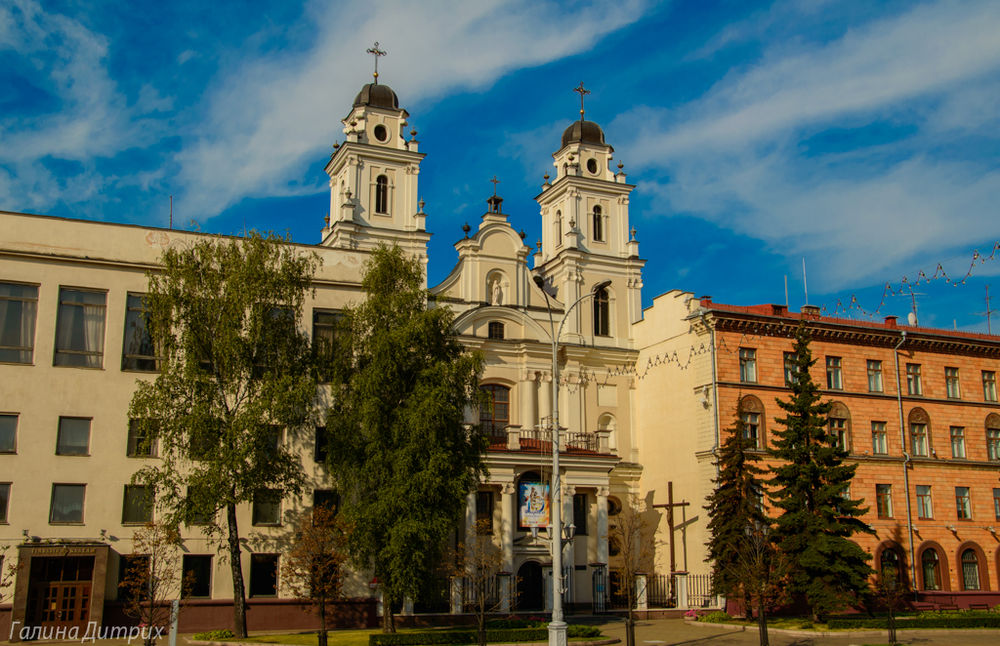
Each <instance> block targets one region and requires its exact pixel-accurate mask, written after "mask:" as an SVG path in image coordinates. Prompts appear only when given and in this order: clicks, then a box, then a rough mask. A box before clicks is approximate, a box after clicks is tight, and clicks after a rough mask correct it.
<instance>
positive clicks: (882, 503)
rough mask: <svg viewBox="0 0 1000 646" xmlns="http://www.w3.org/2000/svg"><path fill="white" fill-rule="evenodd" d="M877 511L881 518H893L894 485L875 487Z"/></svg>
mask: <svg viewBox="0 0 1000 646" xmlns="http://www.w3.org/2000/svg"><path fill="white" fill-rule="evenodd" d="M875 509H876V510H877V512H878V517H879V518H892V485H891V484H877V485H875Z"/></svg>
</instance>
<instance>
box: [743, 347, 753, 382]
mask: <svg viewBox="0 0 1000 646" xmlns="http://www.w3.org/2000/svg"><path fill="white" fill-rule="evenodd" d="M739 357H740V381H741V382H742V383H745V384H755V383H757V350H756V349H754V348H740V354H739Z"/></svg>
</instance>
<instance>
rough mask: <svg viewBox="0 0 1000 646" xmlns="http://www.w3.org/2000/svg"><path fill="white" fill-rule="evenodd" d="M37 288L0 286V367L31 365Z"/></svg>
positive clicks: (12, 285) (10, 284)
mask: <svg viewBox="0 0 1000 646" xmlns="http://www.w3.org/2000/svg"><path fill="white" fill-rule="evenodd" d="M37 311H38V287H37V286H36V285H21V284H18V283H0V363H31V362H32V359H33V358H34V350H35V315H36V313H37Z"/></svg>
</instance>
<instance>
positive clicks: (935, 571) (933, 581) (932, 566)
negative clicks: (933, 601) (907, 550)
mask: <svg viewBox="0 0 1000 646" xmlns="http://www.w3.org/2000/svg"><path fill="white" fill-rule="evenodd" d="M920 569H921V570H922V572H923V575H924V590H940V589H941V558H940V557H939V556H938V553H937V550H935V549H934V548H928V549H926V550H924V553H923V554H921V555H920Z"/></svg>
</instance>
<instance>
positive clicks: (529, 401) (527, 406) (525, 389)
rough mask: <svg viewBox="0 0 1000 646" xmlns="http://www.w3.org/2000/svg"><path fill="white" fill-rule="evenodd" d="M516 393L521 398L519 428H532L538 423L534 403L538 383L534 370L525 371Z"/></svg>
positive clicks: (536, 396)
mask: <svg viewBox="0 0 1000 646" xmlns="http://www.w3.org/2000/svg"><path fill="white" fill-rule="evenodd" d="M517 394H518V397H520V399H521V419H520V423H521V428H529V429H530V428H534V427H535V426H536V425H537V424H538V410H537V404H536V400H537V398H538V385H537V384H536V383H535V373H534V372H531V371H525V373H524V376H523V377H522V379H521V387H520V388H519V389H518V393H517Z"/></svg>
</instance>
